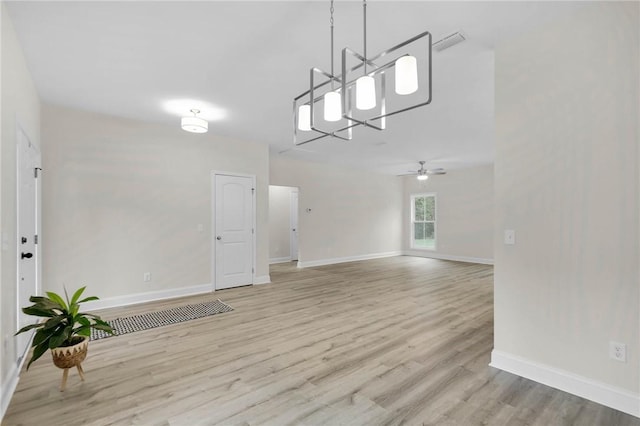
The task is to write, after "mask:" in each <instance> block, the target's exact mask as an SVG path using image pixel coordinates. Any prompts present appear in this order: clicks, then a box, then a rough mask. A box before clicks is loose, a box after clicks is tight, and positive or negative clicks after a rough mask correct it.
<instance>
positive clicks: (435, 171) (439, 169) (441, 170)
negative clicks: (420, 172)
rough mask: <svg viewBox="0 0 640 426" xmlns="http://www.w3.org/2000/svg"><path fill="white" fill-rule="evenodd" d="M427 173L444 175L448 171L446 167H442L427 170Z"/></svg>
mask: <svg viewBox="0 0 640 426" xmlns="http://www.w3.org/2000/svg"><path fill="white" fill-rule="evenodd" d="M427 174H428V175H444V174H447V171H446V170H445V169H442V168H438V169H429V170H427Z"/></svg>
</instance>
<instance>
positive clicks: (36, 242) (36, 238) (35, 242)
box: [33, 235, 38, 244]
mask: <svg viewBox="0 0 640 426" xmlns="http://www.w3.org/2000/svg"><path fill="white" fill-rule="evenodd" d="M33 243H34V244H38V236H37V235H34V236H33Z"/></svg>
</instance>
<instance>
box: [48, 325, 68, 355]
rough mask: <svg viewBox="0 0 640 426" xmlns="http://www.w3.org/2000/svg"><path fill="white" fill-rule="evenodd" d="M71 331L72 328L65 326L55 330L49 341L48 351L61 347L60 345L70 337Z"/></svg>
mask: <svg viewBox="0 0 640 426" xmlns="http://www.w3.org/2000/svg"><path fill="white" fill-rule="evenodd" d="M72 331H73V327H72V326H70V325H69V326H66V327H65V328H61V329H58V330H56V332H55V333H54V334H53V335H52V336H51V338H50V339H49V349H53V348H57V347H60V346H62V344H63V343H64V342H65V341H66V340H67V339H68V338H69V336H71V332H72Z"/></svg>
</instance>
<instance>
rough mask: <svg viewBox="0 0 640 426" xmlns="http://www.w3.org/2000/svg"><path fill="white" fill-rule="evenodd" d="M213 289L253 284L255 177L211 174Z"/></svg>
mask: <svg viewBox="0 0 640 426" xmlns="http://www.w3.org/2000/svg"><path fill="white" fill-rule="evenodd" d="M213 188H214V196H213V197H212V200H213V203H214V205H213V209H212V212H213V216H214V218H213V222H214V226H213V240H212V241H213V251H214V264H213V269H214V273H213V279H214V289H215V290H221V289H225V288H231V287H238V286H243V285H249V284H253V277H254V265H255V177H254V176H246V175H237V174H231V173H224V174H223V173H219V172H214V174H213Z"/></svg>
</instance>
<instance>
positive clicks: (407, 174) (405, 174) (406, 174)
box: [396, 172, 418, 176]
mask: <svg viewBox="0 0 640 426" xmlns="http://www.w3.org/2000/svg"><path fill="white" fill-rule="evenodd" d="M417 174H418V172H411V173H403V174H401V175H396V176H415V175H417Z"/></svg>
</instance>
